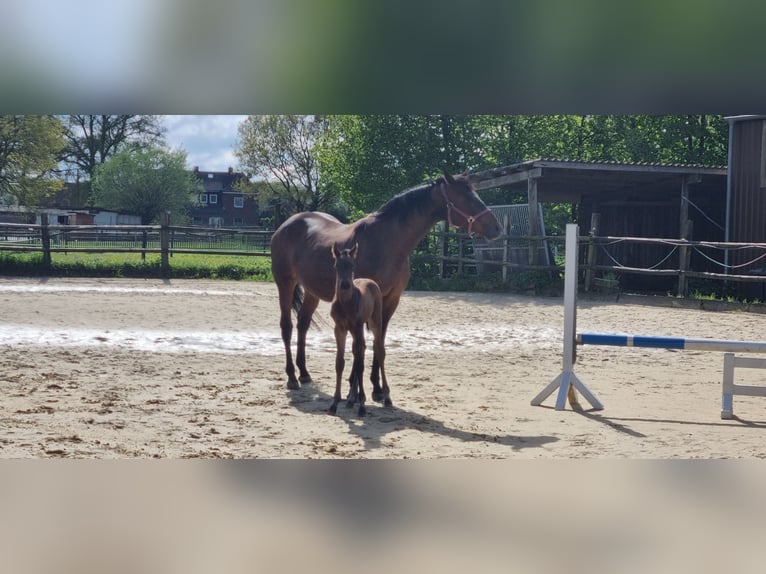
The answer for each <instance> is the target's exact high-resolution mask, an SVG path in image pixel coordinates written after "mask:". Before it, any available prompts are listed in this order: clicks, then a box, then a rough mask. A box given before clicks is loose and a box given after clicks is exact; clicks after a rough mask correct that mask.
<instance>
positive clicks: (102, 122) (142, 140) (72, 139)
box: [61, 115, 164, 178]
mask: <svg viewBox="0 0 766 574" xmlns="http://www.w3.org/2000/svg"><path fill="white" fill-rule="evenodd" d="M64 125H65V127H66V141H67V147H66V150H65V152H64V154H63V155H62V157H61V160H62V161H63V162H65V163H67V164H70V165H71V166H73V167H74V169H75V170H81V171H82V172H84V173H85V174H86V175H87V177H88V178H93V174H94V172H95V170H96V167H97V166H99V165H100V164H102V163H104V162H105V161H106V160H107V159H109V157H110V156H112V155H113V154H115V153H117V152H118V151H120V149H121V148H122V147H123V146H125V145H127V144H130V145H134V146H138V147H142V146H148V147H151V146H157V145H162V144H163V143H164V129H163V128H162V126H161V125H160V116H137V115H132V116H127V115H124V116H115V115H106V116H104V115H101V116H87V115H70V116H64Z"/></svg>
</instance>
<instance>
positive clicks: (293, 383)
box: [287, 378, 301, 391]
mask: <svg viewBox="0 0 766 574" xmlns="http://www.w3.org/2000/svg"><path fill="white" fill-rule="evenodd" d="M287 388H288V389H290V390H291V391H294V390H296V389H300V388H301V386H300V385H299V384H298V379H296V378H292V379H287Z"/></svg>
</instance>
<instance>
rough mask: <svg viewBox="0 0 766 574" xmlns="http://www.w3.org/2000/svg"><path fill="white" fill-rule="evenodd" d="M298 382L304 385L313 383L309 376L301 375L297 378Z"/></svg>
mask: <svg viewBox="0 0 766 574" xmlns="http://www.w3.org/2000/svg"><path fill="white" fill-rule="evenodd" d="M298 380H299V381H300V382H301V383H302V384H304V385H305V384H308V383H313V382H314V381H313V380H311V375H301V376H300V377H298Z"/></svg>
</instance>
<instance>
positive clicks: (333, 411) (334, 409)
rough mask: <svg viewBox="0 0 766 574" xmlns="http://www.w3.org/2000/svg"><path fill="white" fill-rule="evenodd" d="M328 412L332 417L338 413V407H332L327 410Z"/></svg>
mask: <svg viewBox="0 0 766 574" xmlns="http://www.w3.org/2000/svg"><path fill="white" fill-rule="evenodd" d="M327 412H328V413H330V414H331V415H334V414H336V413H337V412H338V405H330V408H329V409H327Z"/></svg>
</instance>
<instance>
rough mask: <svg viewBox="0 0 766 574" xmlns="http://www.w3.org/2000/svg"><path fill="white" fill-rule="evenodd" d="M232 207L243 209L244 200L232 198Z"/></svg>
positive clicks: (242, 198)
mask: <svg viewBox="0 0 766 574" xmlns="http://www.w3.org/2000/svg"><path fill="white" fill-rule="evenodd" d="M234 207H237V208H240V209H241V208H243V207H245V198H244V197H235V198H234Z"/></svg>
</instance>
